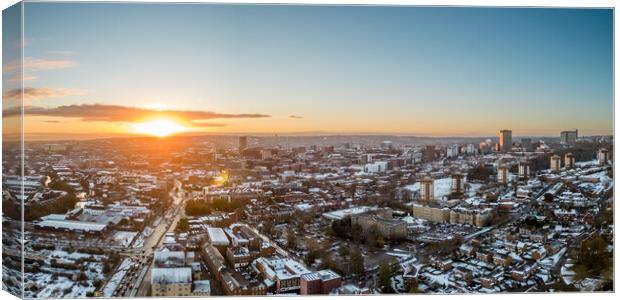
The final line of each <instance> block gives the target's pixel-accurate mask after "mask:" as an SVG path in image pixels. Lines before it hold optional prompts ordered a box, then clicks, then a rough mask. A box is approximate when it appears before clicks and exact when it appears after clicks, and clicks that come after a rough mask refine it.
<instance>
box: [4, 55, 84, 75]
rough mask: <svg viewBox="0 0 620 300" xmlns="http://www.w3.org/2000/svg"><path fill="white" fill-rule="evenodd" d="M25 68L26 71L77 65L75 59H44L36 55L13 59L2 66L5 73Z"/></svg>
mask: <svg viewBox="0 0 620 300" xmlns="http://www.w3.org/2000/svg"><path fill="white" fill-rule="evenodd" d="M22 65H23V68H24V71H25V72H32V71H43V70H55V69H64V68H69V67H73V66H75V65H76V62H75V61H72V60H64V59H44V58H35V57H25V58H24V60H23V61H22V60H21V59H15V60H12V61H10V62H8V63H6V64H5V65H3V66H2V72H3V73H12V72H15V71H19V70H20V69H21V68H22Z"/></svg>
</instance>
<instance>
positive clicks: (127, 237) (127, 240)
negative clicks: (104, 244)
mask: <svg viewBox="0 0 620 300" xmlns="http://www.w3.org/2000/svg"><path fill="white" fill-rule="evenodd" d="M137 234H138V233H137V232H135V231H117V232H115V233H114V236H113V237H112V239H114V241H116V242H117V243H118V244H119V245H121V246H123V247H129V245H131V242H132V241H133V239H134V238H135V237H136V235H137Z"/></svg>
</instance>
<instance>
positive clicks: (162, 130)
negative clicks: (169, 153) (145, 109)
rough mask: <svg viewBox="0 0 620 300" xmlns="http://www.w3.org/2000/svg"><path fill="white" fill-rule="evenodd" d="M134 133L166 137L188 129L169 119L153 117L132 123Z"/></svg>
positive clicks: (188, 129)
mask: <svg viewBox="0 0 620 300" xmlns="http://www.w3.org/2000/svg"><path fill="white" fill-rule="evenodd" d="M131 127H132V129H133V132H134V133H138V134H144V135H151V136H156V137H160V138H163V137H167V136H170V135H173V134H175V133H181V132H187V131H190V128H187V127H185V126H183V125H181V124H179V123H177V122H175V121H173V120H170V119H153V120H148V121H144V122H139V123H134V124H132V126H131Z"/></svg>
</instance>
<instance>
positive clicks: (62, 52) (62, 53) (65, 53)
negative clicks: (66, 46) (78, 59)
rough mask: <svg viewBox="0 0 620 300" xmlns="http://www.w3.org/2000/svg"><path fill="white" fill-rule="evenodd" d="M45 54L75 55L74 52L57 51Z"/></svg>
mask: <svg viewBox="0 0 620 300" xmlns="http://www.w3.org/2000/svg"><path fill="white" fill-rule="evenodd" d="M47 53H49V54H54V55H63V56H71V55H74V54H75V51H69V50H57V51H47Z"/></svg>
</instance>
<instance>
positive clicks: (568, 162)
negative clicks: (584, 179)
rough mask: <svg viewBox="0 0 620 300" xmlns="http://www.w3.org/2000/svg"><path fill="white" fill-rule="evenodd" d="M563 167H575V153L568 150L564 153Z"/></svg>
mask: <svg viewBox="0 0 620 300" xmlns="http://www.w3.org/2000/svg"><path fill="white" fill-rule="evenodd" d="M564 167H565V168H567V169H572V168H574V167H575V155H573V154H572V153H570V152H569V153H566V155H564Z"/></svg>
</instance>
